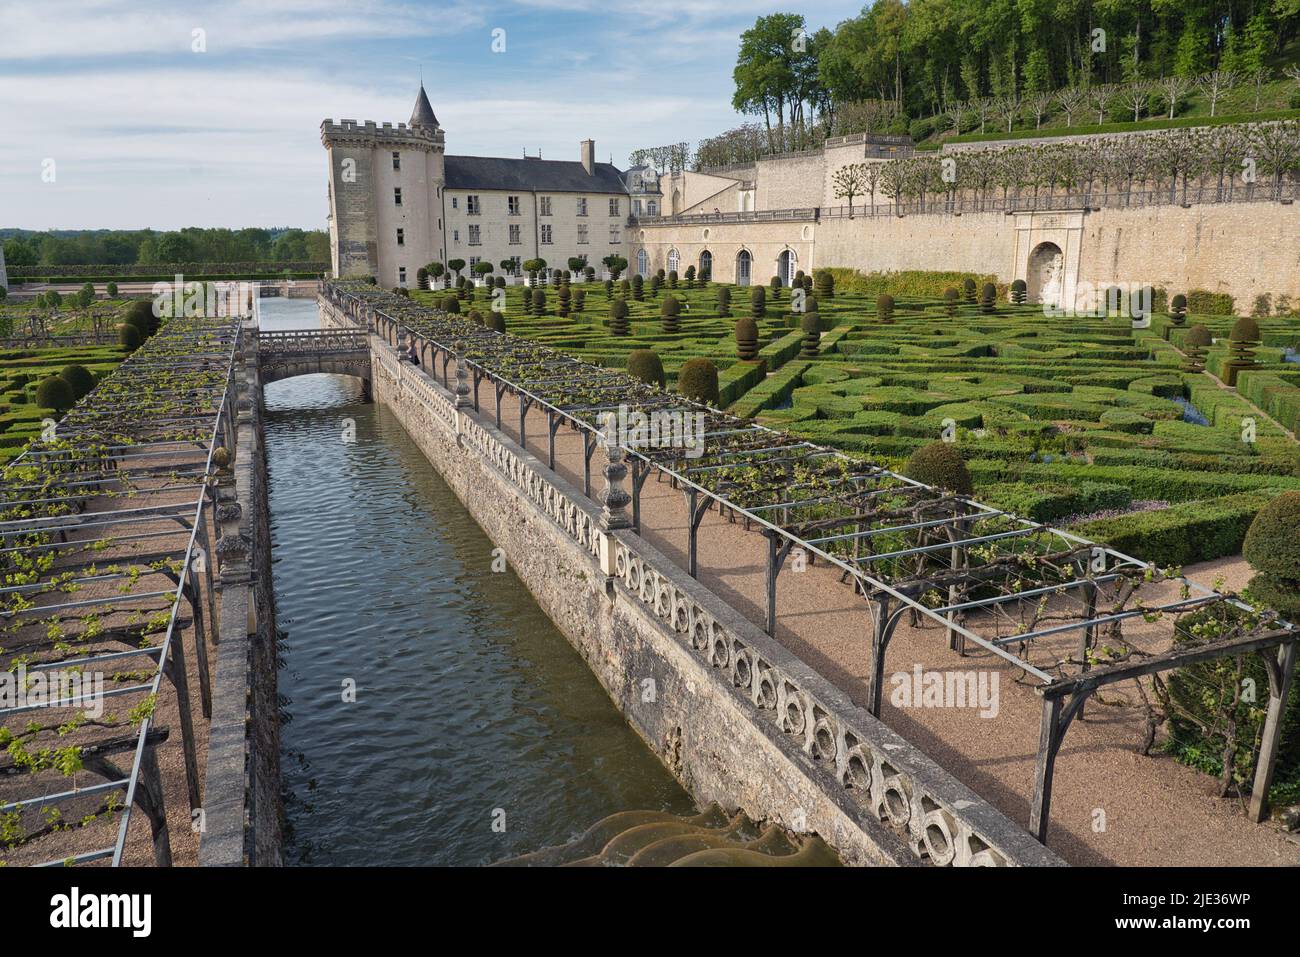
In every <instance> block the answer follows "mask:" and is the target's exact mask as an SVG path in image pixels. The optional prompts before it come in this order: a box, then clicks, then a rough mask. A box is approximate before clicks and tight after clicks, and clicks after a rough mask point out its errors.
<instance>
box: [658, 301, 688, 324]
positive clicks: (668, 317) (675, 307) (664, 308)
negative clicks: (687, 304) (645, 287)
mask: <svg viewBox="0 0 1300 957" xmlns="http://www.w3.org/2000/svg"><path fill="white" fill-rule="evenodd" d="M681 311H682V304H681V303H680V302H678V301H677V297H676V296H664V301H663V305H661V306H660V307H659V315H661V316H663V320H664V332H667V333H676V332H677V331H678V330H680V329H681V322H680V320H679V319H678V318H677V317H678V316H679V315H680V314H681Z"/></svg>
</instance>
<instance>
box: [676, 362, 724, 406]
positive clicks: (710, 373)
mask: <svg viewBox="0 0 1300 957" xmlns="http://www.w3.org/2000/svg"><path fill="white" fill-rule="evenodd" d="M677 391H678V392H679V393H680V394H681V395H684V396H686V398H688V399H690V400H692V401H693V402H703V403H704V404H705V405H717V404H718V367H717V366H715V365H714V364H713V363H712V362H710V361H709V360H708V359H703V358H698V359H690V360H688V361H687V362H686V363H685V364H683V365H682V367H681V369H680V370H679V371H678V373H677Z"/></svg>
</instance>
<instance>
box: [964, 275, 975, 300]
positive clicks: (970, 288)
mask: <svg viewBox="0 0 1300 957" xmlns="http://www.w3.org/2000/svg"><path fill="white" fill-rule="evenodd" d="M961 294H962V298H963V299H965V300H966V301H967V302H974V301H975V280H974V279H972V278H971V277H970V276H967V277H966V278H965V279H963V280H962V281H961Z"/></svg>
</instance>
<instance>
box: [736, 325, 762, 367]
mask: <svg viewBox="0 0 1300 957" xmlns="http://www.w3.org/2000/svg"><path fill="white" fill-rule="evenodd" d="M736 355H737V356H739V357H740V358H741V359H744V360H745V361H749V360H751V359H757V358H758V323H756V322H755V321H754V320H753V319H751V318H750V317H749V316H742V317H741V318H739V319H737V320H736Z"/></svg>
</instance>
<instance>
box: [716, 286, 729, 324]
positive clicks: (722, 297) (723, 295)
mask: <svg viewBox="0 0 1300 957" xmlns="http://www.w3.org/2000/svg"><path fill="white" fill-rule="evenodd" d="M718 315H719V316H724V317H725V316H729V315H731V287H730V286H719V287H718Z"/></svg>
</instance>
